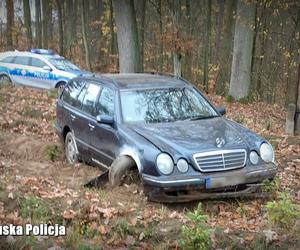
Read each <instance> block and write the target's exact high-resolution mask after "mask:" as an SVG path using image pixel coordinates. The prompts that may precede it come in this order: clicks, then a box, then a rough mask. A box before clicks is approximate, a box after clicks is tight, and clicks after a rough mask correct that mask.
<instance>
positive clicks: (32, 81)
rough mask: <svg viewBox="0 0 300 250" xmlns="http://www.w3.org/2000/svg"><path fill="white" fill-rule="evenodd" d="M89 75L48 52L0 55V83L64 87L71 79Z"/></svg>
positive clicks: (33, 51)
mask: <svg viewBox="0 0 300 250" xmlns="http://www.w3.org/2000/svg"><path fill="white" fill-rule="evenodd" d="M80 75H81V76H82V75H89V72H87V71H83V70H81V69H79V68H78V67H77V66H75V65H74V64H73V63H71V62H70V61H68V60H66V59H65V58H64V57H62V56H60V55H58V54H55V53H54V52H53V51H52V50H44V49H32V50H31V51H9V52H4V53H0V84H1V83H2V84H3V83H5V82H11V83H12V84H20V85H26V86H31V87H37V88H44V89H53V88H60V87H62V86H64V85H65V84H66V83H67V81H68V80H69V79H71V78H73V77H75V76H80Z"/></svg>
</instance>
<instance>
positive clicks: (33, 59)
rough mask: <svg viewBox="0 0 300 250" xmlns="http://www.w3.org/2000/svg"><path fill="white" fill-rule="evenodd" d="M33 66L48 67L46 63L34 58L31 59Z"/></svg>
mask: <svg viewBox="0 0 300 250" xmlns="http://www.w3.org/2000/svg"><path fill="white" fill-rule="evenodd" d="M31 66H32V67H37V68H43V67H44V66H47V64H46V63H44V62H43V61H42V60H40V59H37V58H34V57H32V58H31Z"/></svg>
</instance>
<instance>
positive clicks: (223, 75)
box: [216, 0, 236, 95]
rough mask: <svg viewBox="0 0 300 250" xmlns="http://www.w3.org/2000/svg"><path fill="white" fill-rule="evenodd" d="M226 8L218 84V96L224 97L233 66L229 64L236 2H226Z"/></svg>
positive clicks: (232, 0)
mask: <svg viewBox="0 0 300 250" xmlns="http://www.w3.org/2000/svg"><path fill="white" fill-rule="evenodd" d="M225 3H226V6H225V18H224V24H225V27H224V38H223V40H222V42H221V45H220V46H221V50H220V66H219V68H220V69H219V74H218V77H217V82H216V92H217V94H218V95H224V94H225V89H226V85H227V84H228V83H229V80H230V67H231V64H230V63H228V62H230V61H231V50H232V40H233V35H232V28H233V25H234V22H233V16H234V10H235V6H236V1H235V0H231V1H226V2H225Z"/></svg>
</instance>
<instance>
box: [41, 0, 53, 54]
mask: <svg viewBox="0 0 300 250" xmlns="http://www.w3.org/2000/svg"><path fill="white" fill-rule="evenodd" d="M42 10H43V21H42V24H43V25H42V46H43V48H45V49H47V48H48V41H49V39H50V31H49V28H50V24H51V23H52V20H51V19H52V7H51V2H50V1H48V0H42Z"/></svg>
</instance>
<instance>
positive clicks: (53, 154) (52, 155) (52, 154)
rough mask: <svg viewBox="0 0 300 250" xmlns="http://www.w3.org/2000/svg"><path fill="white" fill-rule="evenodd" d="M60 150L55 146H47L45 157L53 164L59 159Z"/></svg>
mask: <svg viewBox="0 0 300 250" xmlns="http://www.w3.org/2000/svg"><path fill="white" fill-rule="evenodd" d="M60 154H61V150H60V148H59V147H58V146H57V145H48V146H47V147H46V157H47V159H48V160H49V161H52V162H54V161H55V160H57V159H58V158H59V156H60Z"/></svg>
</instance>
